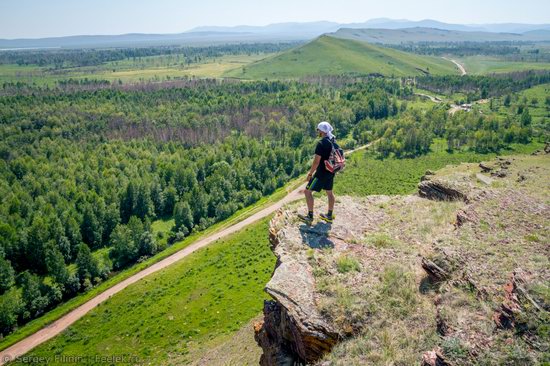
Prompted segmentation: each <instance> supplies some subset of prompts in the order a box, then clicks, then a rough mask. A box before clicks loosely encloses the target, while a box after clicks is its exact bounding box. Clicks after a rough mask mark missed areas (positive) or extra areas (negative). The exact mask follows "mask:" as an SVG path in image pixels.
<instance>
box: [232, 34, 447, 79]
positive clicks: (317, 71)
mask: <svg viewBox="0 0 550 366" xmlns="http://www.w3.org/2000/svg"><path fill="white" fill-rule="evenodd" d="M426 73H430V74H458V69H457V68H456V67H455V66H454V65H453V64H452V63H451V62H449V61H446V60H443V59H441V58H438V57H431V56H421V55H414V54H411V53H407V52H403V51H398V50H394V49H390V48H385V47H380V46H375V45H372V44H369V43H365V42H361V41H355V40H348V39H339V38H334V37H330V36H321V37H319V38H317V39H315V40H314V41H312V42H310V43H308V44H306V45H304V46H301V47H298V48H295V49H292V50H289V51H285V52H283V53H281V54H279V55H276V56H273V57H268V58H266V59H264V60H260V61H257V62H254V63H251V64H250V65H248V66H246V67H243V68H240V69H235V70H231V71H229V72H227V73H226V74H225V76H228V77H235V78H242V79H264V78H267V79H292V78H300V77H304V76H311V75H341V74H382V75H386V76H392V75H393V76H415V75H423V74H426Z"/></svg>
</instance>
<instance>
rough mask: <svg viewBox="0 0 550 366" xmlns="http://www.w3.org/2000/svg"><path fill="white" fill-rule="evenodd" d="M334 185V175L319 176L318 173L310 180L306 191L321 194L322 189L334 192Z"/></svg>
mask: <svg viewBox="0 0 550 366" xmlns="http://www.w3.org/2000/svg"><path fill="white" fill-rule="evenodd" d="M333 184H334V174H330V173H327V174H320V175H319V176H317V173H315V175H314V176H313V178H311V179H310V180H309V183H308V184H307V186H306V189H308V190H310V191H315V192H321V189H324V190H325V191H332V186H333Z"/></svg>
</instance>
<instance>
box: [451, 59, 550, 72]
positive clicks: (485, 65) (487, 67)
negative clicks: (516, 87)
mask: <svg viewBox="0 0 550 366" xmlns="http://www.w3.org/2000/svg"><path fill="white" fill-rule="evenodd" d="M457 61H458V62H460V63H461V64H462V65H463V66H464V68H465V69H466V71H467V72H468V74H490V73H504V72H511V71H522V70H550V63H547V62H512V61H505V60H502V59H499V58H497V57H491V56H468V57H462V58H457Z"/></svg>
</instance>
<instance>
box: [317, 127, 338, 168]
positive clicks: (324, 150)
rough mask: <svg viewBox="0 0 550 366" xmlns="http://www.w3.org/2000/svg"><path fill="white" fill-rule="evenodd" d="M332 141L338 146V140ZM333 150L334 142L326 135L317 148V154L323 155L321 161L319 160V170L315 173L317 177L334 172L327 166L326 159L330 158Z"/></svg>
mask: <svg viewBox="0 0 550 366" xmlns="http://www.w3.org/2000/svg"><path fill="white" fill-rule="evenodd" d="M332 142H333V143H334V145H335V146H337V145H336V141H334V140H332ZM331 152H332V144H331V143H330V140H329V138H328V137H327V136H325V137H323V138H322V139H321V140H320V141H319V142H318V143H317V147H316V148H315V155H319V156H320V157H321V161H320V162H319V166H318V167H317V171H316V173H315V175H316V176H317V177H321V176H323V175H326V174H333V173H331V172H329V171H328V170H327V169H326V168H325V160H328V159H329V158H330V153H331Z"/></svg>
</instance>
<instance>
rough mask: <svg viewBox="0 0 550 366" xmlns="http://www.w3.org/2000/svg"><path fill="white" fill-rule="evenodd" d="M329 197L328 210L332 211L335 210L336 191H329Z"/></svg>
mask: <svg viewBox="0 0 550 366" xmlns="http://www.w3.org/2000/svg"><path fill="white" fill-rule="evenodd" d="M327 198H328V211H329V212H332V211H334V201H335V200H336V198H335V197H334V193H332V191H327Z"/></svg>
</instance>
